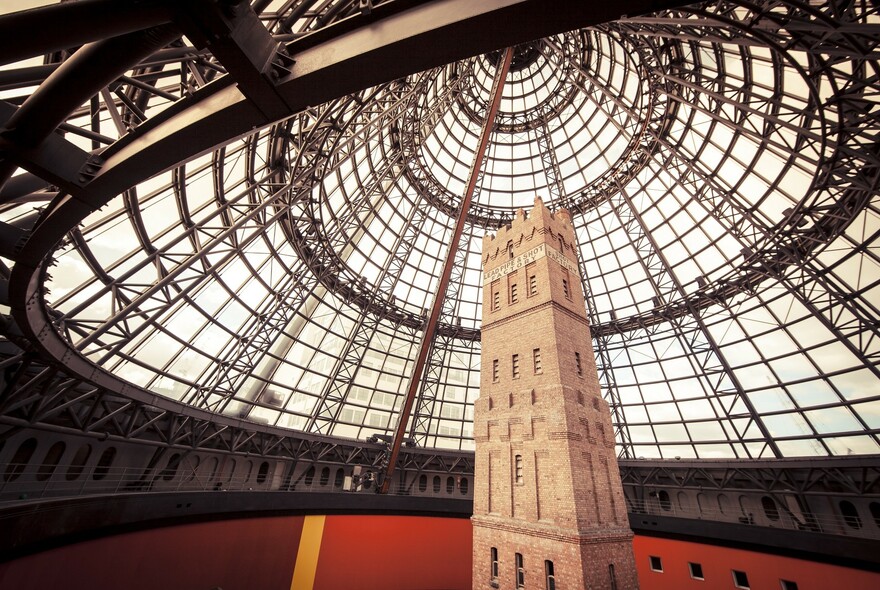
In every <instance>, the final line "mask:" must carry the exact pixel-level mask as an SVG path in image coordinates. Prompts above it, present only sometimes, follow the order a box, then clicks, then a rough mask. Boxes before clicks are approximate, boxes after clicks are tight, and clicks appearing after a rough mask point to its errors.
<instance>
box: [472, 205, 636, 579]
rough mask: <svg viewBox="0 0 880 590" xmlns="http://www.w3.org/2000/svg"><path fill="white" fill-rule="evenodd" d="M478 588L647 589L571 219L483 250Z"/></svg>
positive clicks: (541, 224) (505, 236)
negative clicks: (642, 586) (602, 389)
mask: <svg viewBox="0 0 880 590" xmlns="http://www.w3.org/2000/svg"><path fill="white" fill-rule="evenodd" d="M474 438H475V441H476V478H475V488H474V516H473V519H472V520H473V530H474V560H473V561H474V574H473V588H474V590H479V589H482V588H509V589H515V588H521V587H524V588H536V589H538V588H539V589H542V590H543V589H545V588H547V589H555V588H559V589H565V590H569V589H571V590H574V589H581V588H589V589H591V590H600V589H619V590H629V589H632V588H637V587H638V577H637V574H636V568H635V563H634V560H633V552H632V536H633V535H632V531H631V530H630V529H629V523H628V521H627V510H626V505H625V503H624V498H623V488H622V486H621V483H620V476H619V471H618V468H617V459H616V456H615V452H614V435H613V431H612V426H611V415H610V412H609V409H608V404H607V403H606V402H605V401H604V400H603V399H602V397H601V395H600V391H599V380H598V375H597V373H596V365H595V360H594V357H593V349H592V345H591V338H590V329H589V324H588V321H587V315H586V309H585V305H584V294H583V292H582V289H581V281H580V272H579V270H578V264H577V252H576V249H575V239H574V230H573V228H572V223H571V217H570V215H569V214H568V212H567V211H565V210H561V211H557V212H555V213H551V212H550V211H549V210H548V209H547V208H546V207H545V206H544V203H543V202H542V201H541V200H540V199H536V200H535V206H534V208H533V209H532V211H531V213H530V214H529V216H528V217H526V215H525V213H524V212H523V211H522V210H520V211H518V212H517V214H516V217H515V219H514V220H513V221H512V223H511V224H510V225H509V226H507V227H502V228H501V229H500V230H499V231H498V233H497V234H496V235H495V236H494V237H493V236H486V237H485V238H483V327H482V369H481V381H480V397H479V399H478V400H477V401H476V408H475V416H474Z"/></svg>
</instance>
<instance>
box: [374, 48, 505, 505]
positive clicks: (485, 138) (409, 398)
mask: <svg viewBox="0 0 880 590" xmlns="http://www.w3.org/2000/svg"><path fill="white" fill-rule="evenodd" d="M512 59H513V47H508V48H507V50H506V51H505V52H504V57H503V58H502V61H501V64H500V65H499V66H498V71H496V72H495V80H494V82H493V85H492V95H491V96H490V97H489V107H488V108H487V109H486V119H485V120H484V121H483V128H482V129H481V131H480V142H479V144H478V145H477V149H476V151H475V152H474V161H473V163H472V164H471V169H470V173H469V175H468V182H467V187H466V188H465V192H464V195H463V197H462V199H461V206H460V208H459V211H458V219H457V220H456V223H455V230H454V231H453V233H452V237H451V238H450V240H449V250H448V251H447V253H446V260H445V261H444V263H443V273H442V274H441V275H440V282H439V283H438V285H437V295H436V297H435V299H434V305H433V306H432V307H431V314H430V315H429V316H428V323H427V324H426V325H425V329H424V331H423V332H422V342H421V344H420V345H419V353H418V356H416V362H415V365H414V366H413V372H412V375H411V377H410V380H409V389H408V390H407V392H406V398H404V400H403V406H402V407H401V409H400V415H399V416H398V419H397V427H396V428H395V429H394V440H393V441H392V443H391V448H390V450H389V454H388V465H387V466H386V468H385V478H384V479H383V481H382V486H381V487H380V488H379V492H380V493H382V494H384V493H386V492H387V491H388V488H389V486H390V485H391V476H392V475H393V474H394V469H395V468H396V466H397V456H398V454H400V446H401V445H402V444H403V438H404V435H405V433H406V427H407V424H409V414H410V412H411V411H412V406H413V402H414V401H415V398H416V393H418V390H419V384H420V383H421V380H422V371H423V370H424V368H425V361H426V360H427V358H428V352H430V350H431V343H432V341H433V340H434V331H435V329H436V328H437V322H439V320H440V313H441V312H442V311H443V303H444V300H445V299H446V289H447V287H448V286H449V277H450V276H451V275H452V267H453V266H454V265H455V255H456V253H457V252H458V245H459V241H460V240H461V234H462V232H463V231H464V226H465V223H466V222H467V214H468V209H470V206H471V200H472V199H473V196H474V190H475V189H476V186H477V180H478V179H479V178H480V170H481V169H482V167H483V161H484V158H485V155H486V146H488V145H489V136H491V135H492V124H493V123H494V122H495V115H497V114H498V107H499V106H501V94H502V93H503V91H504V81H505V80H506V79H507V72H508V71H509V70H510V62H511V60H512Z"/></svg>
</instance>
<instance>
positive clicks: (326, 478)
mask: <svg viewBox="0 0 880 590" xmlns="http://www.w3.org/2000/svg"><path fill="white" fill-rule="evenodd" d="M259 479H260V476H259V475H257V481H259ZM318 481H319V482H320V483H321V485H322V486H325V485H327V484H328V483H329V482H330V468H329V467H325V468H324V469H322V470H321V479H319V480H318Z"/></svg>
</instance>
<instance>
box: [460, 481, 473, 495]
mask: <svg viewBox="0 0 880 590" xmlns="http://www.w3.org/2000/svg"><path fill="white" fill-rule="evenodd" d="M470 486H471V484H470V483H469V482H468V480H467V479H465V478H464V477H462V478H461V481H460V482H458V491H459V492H461V495H462V496H467V493H468V490H469V489H470Z"/></svg>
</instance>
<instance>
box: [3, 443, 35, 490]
mask: <svg viewBox="0 0 880 590" xmlns="http://www.w3.org/2000/svg"><path fill="white" fill-rule="evenodd" d="M36 450H37V439H35V438H29V439H26V440H24V441H22V443H21V444H20V445H18V448H17V449H16V450H15V454H14V455H13V456H12V460H11V461H10V462H9V464H8V465H6V472H5V473H4V474H3V479H4V480H5V481H15V480H16V479H18V478H19V477H21V474H22V473H23V472H24V468H25V467H27V464H28V463H30V462H31V457H33V456H34V451H36Z"/></svg>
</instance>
